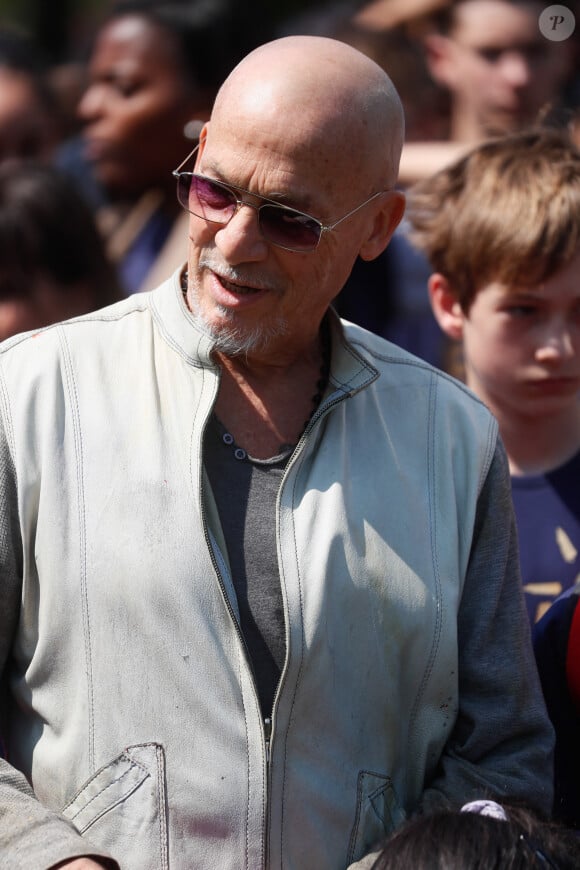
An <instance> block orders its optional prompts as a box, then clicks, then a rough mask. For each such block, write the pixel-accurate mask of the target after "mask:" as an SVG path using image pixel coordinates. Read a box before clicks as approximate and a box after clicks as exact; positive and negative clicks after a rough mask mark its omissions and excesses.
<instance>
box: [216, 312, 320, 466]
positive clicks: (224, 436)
mask: <svg viewBox="0 0 580 870" xmlns="http://www.w3.org/2000/svg"><path fill="white" fill-rule="evenodd" d="M320 344H321V350H322V361H321V363H320V373H319V377H318V380H317V381H316V392H315V393H314V394H313V396H312V410H311V411H310V414H309V415H308V419H307V420H305V422H304V426H303V427H302V430H301V432H300V435H299V436H298V438H297V440H296V442H295V443H294V444H281V445H280V447H279V451H278V455H279V456H281V455H283V454H287V453H290V452H291V451H292V450H293V449H294V447H295V446H296V444H297V443H298V441H300V439H301V438H302V436H303V435H304V432H305V431H306V427H307V426H308V424H309V423H310V421H311V420H312V418H313V417H314V415H315V413H316V411H317V410H318V407H319V405H320V403H321V401H322V399H323V397H324V394H325V392H326V389H327V387H328V381H329V379H330V357H331V343H330V324H329V323H328V320H327V318H326V317H325V318H324V320H323V321H322V325H321V327H320ZM214 417H215V419H216V422H217V423H218V424H219V427H220V429H221V430H222V432H221V440H222V442H223V443H224V445H225V446H226V447H228V448H229V449H230V450H231V451H232V453H233V456H234V458H235V459H237V460H238V461H240V462H242V461H244V460H246V459H247V458H248V454H247V452H246V450H244V448H243V447H240V446H239V445H238V444H236V441H235V438H234V436H233V435H232V434H231V433H230V432H228V431H227V429H226V427H225V426H224V424H223V423H222V422H221V420H220V419H219V418H218V417H217V415H215V414H214Z"/></svg>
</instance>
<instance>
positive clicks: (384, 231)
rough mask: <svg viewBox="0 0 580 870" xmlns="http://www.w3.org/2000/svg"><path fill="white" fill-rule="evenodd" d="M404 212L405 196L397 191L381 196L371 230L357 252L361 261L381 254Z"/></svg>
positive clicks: (372, 258)
mask: <svg viewBox="0 0 580 870" xmlns="http://www.w3.org/2000/svg"><path fill="white" fill-rule="evenodd" d="M404 211H405V195H404V194H403V193H401V191H399V190H389V191H388V192H387V193H385V194H384V195H383V200H382V202H381V207H380V209H379V210H378V211H377V212H376V214H375V216H374V220H373V223H372V226H371V230H370V233H369V235H368V236H367V238H366V239H365V241H364V242H363V244H362V245H361V249H360V251H359V256H360V258H361V259H362V260H374V259H375V257H378V256H379V254H381V253H382V252H383V251H384V250H385V248H386V247H387V245H388V244H389V242H390V240H391V236H392V235H393V233H394V232H395V230H396V229H397V227H398V226H399V224H400V222H401V218H402V217H403V213H404Z"/></svg>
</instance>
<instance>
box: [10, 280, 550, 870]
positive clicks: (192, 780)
mask: <svg viewBox="0 0 580 870" xmlns="http://www.w3.org/2000/svg"><path fill="white" fill-rule="evenodd" d="M210 349H211V348H210V343H209V341H208V339H207V338H206V337H205V336H204V335H202V334H201V333H200V332H199V331H198V330H197V329H196V327H195V326H194V324H193V322H192V319H191V317H190V315H189V313H188V311H187V309H186V307H185V305H184V303H183V299H182V296H181V292H180V288H179V281H178V277H177V275H176V276H174V277H173V278H172V279H171V280H169V281H168V282H166V283H165V284H164V285H162V286H161V287H160V288H159V289H158V290H156V291H154V292H153V293H151V294H144V295H139V296H134V297H132V298H130V299H128V300H126V301H123V302H121V303H119V304H117V305H115V306H113V307H111V308H109V309H105V310H104V311H101V312H97V313H95V314H91V315H88V316H86V317H82V318H79V319H77V320H74V321H71V322H68V323H67V324H65V325H59V326H55V327H51V328H48V329H46V330H43V331H40V332H39V333H37V334H28V335H27V336H25V337H18V338H16V339H14V340H10V341H9V342H7V343H5V344H4V345H3V346H2V348H1V353H0V371H1V376H0V410H1V433H0V486H1V488H2V494H1V503H0V504H1V511H2V515H1V517H0V522H1V524H0V571H1V575H0V580H1V585H0V594H1V602H2V606H1V609H0V662H1V665H2V667H3V674H4V677H3V679H4V686H5V689H6V693H7V694H6V701H5V704H4V706H3V717H4V725H3V730H4V736H5V742H6V746H7V750H8V757H9V760H10V762H11V764H12V765H13V767H10V766H9V765H7V764H3V765H2V776H1V778H0V806H1V808H2V814H1V821H0V867H2V868H10V870H14V868H16V867H18V868H19V870H39V868H42V867H49V866H50V865H51V864H52V863H55V862H56V861H59V860H63V859H64V858H67V857H72V856H74V855H79V854H86V853H87V852H88V853H92V854H95V855H107V854H108V855H112V856H114V857H115V858H116V859H117V861H118V862H119V864H120V866H121V868H123V870H163V868H172V870H189V868H196V870H210V868H211V870H215V868H219V870H241V868H250V870H261V868H282V867H283V868H287V870H310V868H311V870H341V868H345V867H346V866H347V865H348V864H349V863H351V862H354V861H356V860H357V859H359V858H360V857H361V856H363V855H364V854H365V853H366V852H368V851H369V850H370V848H371V847H372V846H373V845H374V844H375V843H376V842H377V840H379V839H380V838H381V837H382V836H383V835H384V834H385V832H387V831H388V830H390V829H391V828H392V827H393V826H394V825H396V824H397V823H399V822H400V821H401V820H402V819H403V818H404V817H405V815H406V814H407V813H409V812H411V811H413V810H414V809H415V808H416V807H417V806H418V805H419V804H420V803H426V804H429V803H432V802H436V801H438V800H441V799H445V798H446V799H449V800H451V801H458V802H462V801H464V800H467V799H468V798H471V797H474V796H481V795H482V794H483V793H487V792H491V793H496V794H498V793H499V794H500V795H501V794H508V795H512V796H515V797H523V798H526V799H528V800H530V801H531V802H532V803H534V804H536V805H538V806H543V807H545V808H547V807H548V806H549V804H550V799H551V794H550V774H551V771H550V767H549V763H550V752H551V744H552V734H551V729H550V726H549V725H548V724H547V720H546V717H545V712H544V709H543V704H542V702H541V700H540V695H539V690H538V685H537V679H536V674H535V670H534V666H533V662H532V657H531V652H530V645H529V636H528V635H529V631H528V627H527V620H526V618H525V616H523V610H522V604H521V591H520V588H519V578H518V571H517V567H516V559H517V554H516V550H515V544H514V533H513V521H512V516H511V512H510V504H509V481H508V478H507V474H506V469H505V465H504V458H503V453H501V451H500V452H498V449H497V427H496V424H495V422H494V420H493V419H492V418H491V416H490V415H489V414H488V413H487V411H486V410H485V409H484V408H483V406H482V405H481V404H480V403H479V402H478V401H477V400H476V399H475V398H473V397H472V396H471V394H469V393H468V391H467V390H465V389H464V388H462V387H461V386H459V385H457V384H456V383H455V382H453V381H452V380H451V379H449V378H448V377H446V376H445V375H442V374H441V373H438V372H436V371H434V370H433V369H431V368H430V367H429V366H427V365H425V364H423V363H421V362H420V361H418V360H416V359H414V358H412V357H410V356H408V355H407V354H405V353H404V352H403V351H401V350H399V349H398V348H396V347H394V346H392V345H390V344H387V343H386V342H384V341H382V340H381V339H379V338H377V337H376V336H372V335H370V334H368V333H366V332H365V331H364V330H361V329H359V328H357V327H354V326H346V327H344V328H343V327H342V326H341V325H340V323H339V322H338V320H337V319H336V318H334V323H333V354H332V370H331V390H330V395H329V396H328V398H327V399H326V400H325V401H324V403H323V405H322V406H321V407H320V409H319V411H318V412H317V414H316V415H315V417H314V418H313V420H312V421H311V423H310V425H309V427H308V430H307V432H306V433H305V435H304V436H303V438H302V440H301V442H300V444H299V445H298V448H297V449H296V451H295V454H294V456H293V457H292V459H291V461H290V463H289V465H288V468H287V470H286V473H285V477H284V482H283V484H282V488H281V492H280V495H279V503H278V508H277V510H278V514H277V523H278V533H277V534H278V557H279V566H280V579H281V584H282V591H283V597H284V605H285V616H286V624H287V638H286V640H287V660H286V664H285V667H284V671H283V675H282V679H281V682H280V686H279V689H278V693H277V699H276V703H275V708H274V711H273V720H272V732H271V735H268V733H267V729H266V728H265V726H264V723H263V722H262V719H261V715H260V711H259V706H258V700H257V695H256V691H255V687H254V682H253V677H252V673H251V669H250V667H249V664H248V660H247V657H246V654H245V648H244V644H243V641H242V638H241V635H240V631H239V628H238V624H237V620H236V603H235V599H234V595H233V592H232V586H231V581H230V578H229V572H228V567H227V559H226V558H225V555H224V553H223V548H222V546H221V544H220V542H221V533H220V530H219V523H218V522H217V521H216V516H215V509H214V508H213V507H212V503H213V500H212V498H211V496H210V493H209V490H208V484H207V481H206V478H205V476H204V473H203V468H202V461H201V445H202V438H203V433H204V426H205V423H206V421H207V419H208V415H209V414H210V412H211V409H212V405H213V402H214V399H215V396H216V391H217V388H218V381H219V372H218V370H217V368H216V367H215V366H214V365H213V364H212V362H211V360H210ZM494 457H495V458H494ZM460 687H461V690H460ZM268 744H269V745H268ZM15 769H17V770H18V771H22V773H23V774H24V776H21V775H19V774H18V773H17V772H16V771H15ZM25 778H26V779H25ZM26 780H27V781H28V782H29V783H30V784H31V785H32V788H33V789H34V795H35V796H34V795H33V794H32V791H31V789H30V787H29V785H28V784H27V782H26ZM65 820H67V821H65ZM77 831H78V832H80V834H81V835H82V836H79V834H78V833H77Z"/></svg>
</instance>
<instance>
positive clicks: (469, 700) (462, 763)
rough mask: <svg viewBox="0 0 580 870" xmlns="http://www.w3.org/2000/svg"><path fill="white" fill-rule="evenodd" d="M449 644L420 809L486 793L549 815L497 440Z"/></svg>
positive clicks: (544, 754)
mask: <svg viewBox="0 0 580 870" xmlns="http://www.w3.org/2000/svg"><path fill="white" fill-rule="evenodd" d="M458 647H459V649H458V658H459V709H458V714H457V720H456V723H455V726H454V729H453V732H452V734H451V736H450V739H449V741H448V743H447V746H446V748H445V751H444V753H443V756H442V758H441V762H440V765H439V770H438V773H437V775H436V777H435V778H434V780H433V781H432V782H430V783H428V784H427V788H426V790H425V792H424V794H423V799H422V809H429V808H433V806H434V805H437V804H441V802H445V803H451V804H452V805H460V804H462V803H464V802H466V801H468V800H470V799H472V798H477V797H487V796H489V797H492V796H493V797H495V799H496V800H498V801H500V802H501V800H502V799H505V800H508V801H514V800H516V801H523V802H525V804H526V805H528V806H530V807H531V808H533V809H536V810H538V811H539V812H542V813H549V812H550V810H551V806H552V792H553V786H552V778H553V743H554V735H553V729H552V726H551V724H550V722H549V719H548V717H547V713H546V709H545V705H544V701H543V697H542V693H541V688H540V683H539V679H538V673H537V669H536V665H535V661H534V656H533V651H532V645H531V636H530V626H529V621H528V617H527V614H526V611H525V605H524V596H523V589H522V584H521V579H520V571H519V553H518V546H517V533H516V526H515V517H514V512H513V507H512V501H511V484H510V478H509V471H508V466H507V459H506V456H505V451H504V449H503V446H502V445H501V443H500V444H498V446H497V448H496V452H495V455H494V458H493V461H492V463H491V466H490V469H489V472H488V475H487V478H486V480H485V483H484V485H483V487H482V491H481V494H480V497H479V500H478V505H477V512H476V518H475V524H474V530H473V540H472V547H471V554H470V559H469V565H468V570H467V576H466V578H465V584H464V588H463V594H462V598H461V603H460V607H459V613H458Z"/></svg>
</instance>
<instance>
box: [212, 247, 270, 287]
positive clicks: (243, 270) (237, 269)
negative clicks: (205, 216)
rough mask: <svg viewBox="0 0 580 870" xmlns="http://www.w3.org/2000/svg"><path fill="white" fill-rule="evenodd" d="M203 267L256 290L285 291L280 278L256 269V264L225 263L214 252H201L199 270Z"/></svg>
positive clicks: (225, 278)
mask: <svg viewBox="0 0 580 870" xmlns="http://www.w3.org/2000/svg"><path fill="white" fill-rule="evenodd" d="M203 269H207V270H209V271H211V272H214V273H215V274H216V275H217V276H218V277H219V278H223V279H224V281H230V282H231V283H232V284H240V285H241V286H243V287H253V288H255V289H256V290H269V291H273V292H274V293H282V292H283V291H284V287H283V285H282V282H281V281H280V279H279V278H275V277H273V276H271V275H268V274H266V273H265V272H264V271H263V270H261V269H260V270H258V269H256V267H255V266H251V267H250V266H230V265H229V263H224V262H223V260H221V259H220V258H219V257H218V256H217V255H216V254H215V253H213V252H209V253H208V252H205V253H203V254H201V256H200V258H199V260H198V270H199V272H201V271H202V270H203Z"/></svg>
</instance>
